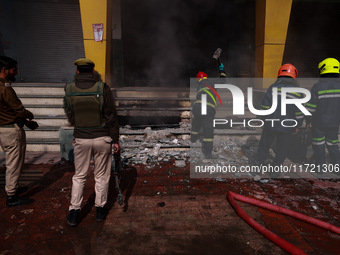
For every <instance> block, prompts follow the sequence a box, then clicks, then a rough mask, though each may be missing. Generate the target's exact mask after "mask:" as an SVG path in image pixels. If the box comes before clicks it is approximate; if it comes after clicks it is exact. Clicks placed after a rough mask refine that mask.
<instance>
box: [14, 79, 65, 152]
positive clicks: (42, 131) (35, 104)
mask: <svg viewBox="0 0 340 255" xmlns="http://www.w3.org/2000/svg"><path fill="white" fill-rule="evenodd" d="M64 86H65V84H64V83H49V84H45V83H17V84H13V88H14V90H15V91H16V93H17V95H18V97H19V98H20V100H21V102H22V103H23V105H24V106H25V108H26V109H27V110H29V111H31V112H32V113H33V114H34V116H35V120H36V121H37V122H38V124H39V126H40V127H39V128H38V129H37V130H34V131H32V130H29V129H27V128H25V130H26V138H27V151H60V144H59V129H60V127H62V126H67V125H68V121H67V118H66V116H65V113H64V109H63V96H64Z"/></svg>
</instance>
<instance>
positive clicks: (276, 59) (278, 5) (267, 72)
mask: <svg viewBox="0 0 340 255" xmlns="http://www.w3.org/2000/svg"><path fill="white" fill-rule="evenodd" d="M292 1H293V0H284V1H283V0H257V1H256V36H255V44H256V48H255V76H256V77H263V78H273V77H277V73H278V70H279V68H280V66H281V65H282V60H283V54H284V48H285V43H286V37H287V31H288V24H289V18H290V11H291V7H292ZM269 85H270V84H269V83H263V84H262V86H261V85H260V87H264V88H266V87H268V86H269Z"/></svg>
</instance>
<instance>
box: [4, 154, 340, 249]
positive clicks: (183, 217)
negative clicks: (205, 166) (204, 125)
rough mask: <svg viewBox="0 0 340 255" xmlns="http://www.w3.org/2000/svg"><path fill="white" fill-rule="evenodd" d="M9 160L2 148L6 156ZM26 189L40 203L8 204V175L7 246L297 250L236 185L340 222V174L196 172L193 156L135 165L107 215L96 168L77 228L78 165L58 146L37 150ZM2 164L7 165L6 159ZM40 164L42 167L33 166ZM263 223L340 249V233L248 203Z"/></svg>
mask: <svg viewBox="0 0 340 255" xmlns="http://www.w3.org/2000/svg"><path fill="white" fill-rule="evenodd" d="M0 162H2V164H3V161H1V157H0ZM27 162H29V164H27V165H26V166H25V176H26V177H25V178H26V179H25V180H23V181H22V184H28V185H29V187H30V189H29V190H28V191H27V193H26V195H28V196H31V197H33V198H34V199H35V202H34V203H33V204H30V205H24V206H21V207H13V208H7V207H6V205H5V198H6V196H5V192H4V185H3V182H2V184H1V190H2V191H1V192H0V200H1V209H0V221H1V227H0V229H1V231H0V254H6V255H10V254H44V255H45V254H49V255H52V254H287V253H286V252H285V251H283V250H282V249H281V248H279V247H278V246H276V245H275V244H274V243H272V242H271V241H269V240H267V239H266V238H265V237H263V236H262V235H260V234H259V233H257V232H256V231H255V230H253V229H252V228H251V227H250V226H249V225H248V224H247V223H245V222H244V221H243V220H242V219H240V218H239V217H238V216H237V215H236V213H235V211H234V210H233V209H232V207H231V206H230V204H229V203H228V201H227V200H226V193H227V191H229V190H230V191H234V192H236V193H239V194H242V195H244V196H249V197H253V198H257V199H260V200H263V201H266V202H271V203H275V204H277V205H279V206H282V207H285V208H289V209H291V210H294V211H297V212H300V213H303V214H307V215H309V216H312V217H315V218H317V219H320V220H323V221H326V222H328V223H331V224H333V225H336V226H340V205H339V198H340V196H339V195H340V182H339V181H337V182H335V181H327V180H318V179H313V180H304V179H295V180H287V179H279V180H270V181H269V182H268V183H261V182H256V181H253V180H246V179H240V180H227V181H226V182H219V181H215V180H212V179H210V180H209V179H205V180H202V179H190V174H189V163H187V166H186V167H183V168H176V167H175V166H174V165H173V164H172V163H171V162H170V163H162V164H160V165H158V166H156V167H152V168H148V167H146V166H144V165H137V166H126V167H125V168H124V171H123V172H122V178H121V185H122V189H123V193H124V205H123V206H119V205H118V203H117V202H116V196H117V192H116V190H115V188H114V184H113V183H114V182H113V180H112V182H111V183H112V185H111V188H110V195H109V202H108V208H110V212H109V215H108V217H107V219H106V221H104V222H101V223H98V222H96V220H95V207H94V205H93V204H94V189H93V186H94V180H93V175H92V174H91V175H89V178H88V181H87V183H86V187H85V192H84V202H83V208H82V211H81V222H80V224H79V226H78V227H76V228H72V227H69V226H68V224H67V223H66V220H65V216H66V214H67V211H68V206H69V200H70V188H71V178H72V175H73V171H74V169H73V166H72V165H71V164H68V163H62V162H58V155H57V154H48V153H47V154H44V155H36V154H31V155H28V156H27ZM0 173H1V174H2V175H1V176H2V178H3V174H4V167H2V168H1V170H0ZM30 173H33V174H31V175H30ZM238 203H239V204H240V205H241V206H242V208H243V209H244V210H245V211H246V212H247V213H248V214H249V215H250V216H251V217H252V218H253V219H255V220H256V221H257V222H259V223H260V224H261V225H263V226H265V227H266V228H268V229H269V230H271V231H273V232H274V233H276V234H277V235H279V236H280V237H282V238H284V239H285V240H287V241H289V242H291V243H292V244H294V245H296V246H297V247H299V248H300V249H302V250H304V251H305V252H306V253H307V254H323V255H327V254H334V255H335V254H340V236H339V235H336V234H334V233H331V232H328V231H325V230H323V229H320V228H318V227H315V226H312V225H309V224H307V223H304V222H301V221H299V220H295V219H292V218H290V217H288V216H283V215H280V214H277V213H273V212H270V211H268V210H265V209H260V208H257V207H255V206H252V205H248V204H245V203H242V202H238Z"/></svg>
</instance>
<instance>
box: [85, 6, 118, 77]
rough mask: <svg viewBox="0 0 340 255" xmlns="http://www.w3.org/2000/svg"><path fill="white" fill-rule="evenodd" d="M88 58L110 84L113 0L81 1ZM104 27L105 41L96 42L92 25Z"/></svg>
mask: <svg viewBox="0 0 340 255" xmlns="http://www.w3.org/2000/svg"><path fill="white" fill-rule="evenodd" d="M79 4H80V14H81V23H82V27H83V40H84V48H85V56H86V58H89V59H91V60H92V61H93V62H94V63H95V64H96V66H95V70H97V71H98V72H99V73H100V74H101V75H102V78H103V80H104V81H105V82H106V83H108V84H110V81H111V79H110V56H111V32H112V24H111V23H112V0H96V1H89V0H79ZM100 23H102V24H103V25H104V31H103V32H104V33H103V41H101V42H96V41H95V40H94V34H93V27H92V24H100Z"/></svg>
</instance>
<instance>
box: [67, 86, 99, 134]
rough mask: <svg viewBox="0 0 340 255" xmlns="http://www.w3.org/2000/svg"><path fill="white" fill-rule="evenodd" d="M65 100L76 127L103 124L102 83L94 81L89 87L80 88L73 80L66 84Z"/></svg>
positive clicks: (89, 127)
mask: <svg viewBox="0 0 340 255" xmlns="http://www.w3.org/2000/svg"><path fill="white" fill-rule="evenodd" d="M65 93H66V101H67V104H68V107H69V108H70V109H71V111H72V114H73V116H74V120H75V125H74V126H75V128H77V129H93V128H102V127H104V126H105V124H106V123H105V120H104V118H103V104H104V95H103V93H104V83H103V82H100V81H98V82H96V83H95V84H94V85H93V86H92V87H91V88H88V89H80V88H78V87H77V86H76V85H75V83H74V82H72V83H68V84H66V88H65Z"/></svg>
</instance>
